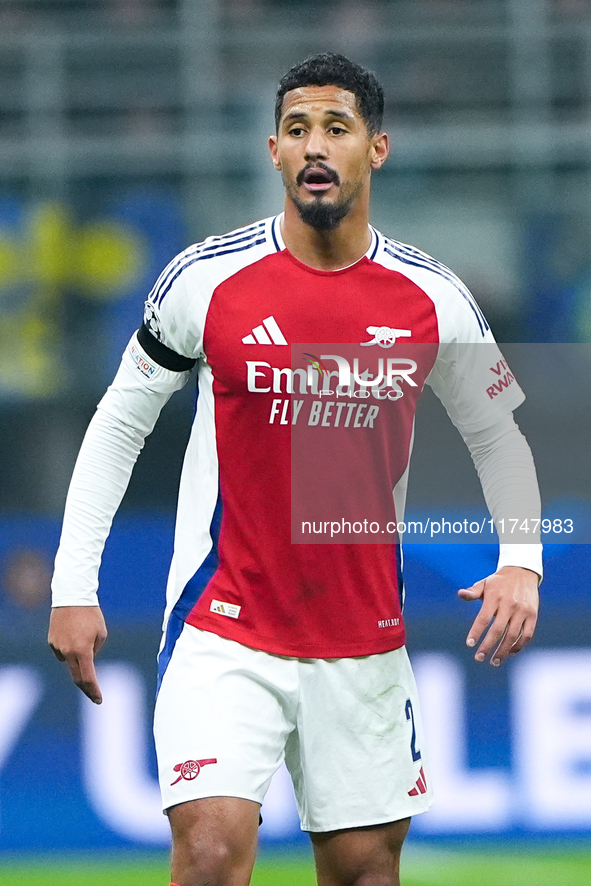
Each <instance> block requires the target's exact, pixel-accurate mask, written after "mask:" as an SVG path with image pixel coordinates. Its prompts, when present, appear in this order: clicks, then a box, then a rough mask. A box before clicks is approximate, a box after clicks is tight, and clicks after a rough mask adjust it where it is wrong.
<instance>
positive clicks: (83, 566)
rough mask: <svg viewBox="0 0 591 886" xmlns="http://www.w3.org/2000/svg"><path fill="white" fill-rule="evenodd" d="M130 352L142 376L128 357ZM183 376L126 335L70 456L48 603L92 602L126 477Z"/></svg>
mask: <svg viewBox="0 0 591 886" xmlns="http://www.w3.org/2000/svg"><path fill="white" fill-rule="evenodd" d="M138 353H139V354H141V355H142V358H143V359H144V358H145V362H144V364H143V365H144V366H146V365H148V366H149V368H150V375H149V377H148V376H147V375H145V374H144V373H143V372H142V371H141V369H140V368H138V361H137V360H134V359H133V355H134V354H135V355H137V354H138ZM188 375H189V373H188V372H182V373H180V372H173V371H171V370H168V369H164V368H163V367H160V366H157V365H155V364H154V363H153V361H149V358H148V357H147V355H145V354H144V352H143V351H142V349H141V348H140V346H139V344H138V342H137V338H136V337H135V336H134V337H133V338H132V340H131V342H130V345H129V347H128V349H127V351H126V353H125V355H124V357H123V361H122V363H121V366H120V368H119V371H118V373H117V375H116V377H115V380H114V381H113V384H112V385H111V387H110V388H109V390H108V391H107V393H106V394H105V396H104V397H103V399H102V400H101V402H100V403H99V406H98V408H97V411H96V413H95V415H94V417H93V419H92V421H91V422H90V425H89V427H88V430H87V432H86V435H85V437H84V440H83V443H82V446H81V448H80V452H79V454H78V459H77V461H76V465H75V468H74V473H73V475H72V480H71V482H70V487H69V491H68V496H67V499H66V507H65V513H64V522H63V528H62V535H61V539H60V546H59V549H58V552H57V555H56V560H55V571H54V576H53V581H52V599H53V606H96V605H97V604H98V595H97V589H98V573H99V567H100V563H101V558H102V553H103V549H104V546H105V542H106V539H107V536H108V535H109V532H110V530H111V524H112V522H113V518H114V516H115V514H116V512H117V509H118V507H119V505H120V503H121V499H122V498H123V495H124V494H125V490H126V489H127V486H128V483H129V478H130V476H131V472H132V470H133V467H134V465H135V462H136V460H137V457H138V455H139V453H140V451H141V449H142V447H143V445H144V440H145V438H146V437H147V436H148V434H149V433H150V432H151V431H152V429H153V427H154V425H155V423H156V420H157V418H158V416H159V414H160V410H161V409H162V407H163V406H164V404H165V403H166V401H167V400H168V399H169V397H170V396H171V394H172V393H173V391H174V390H177V389H178V388H180V387H182V385H183V384H184V382H185V381H186V379H187V377H188Z"/></svg>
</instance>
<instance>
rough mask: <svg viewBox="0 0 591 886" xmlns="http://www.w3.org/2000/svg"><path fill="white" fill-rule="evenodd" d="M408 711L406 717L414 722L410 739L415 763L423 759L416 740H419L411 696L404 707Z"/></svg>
mask: <svg viewBox="0 0 591 886" xmlns="http://www.w3.org/2000/svg"><path fill="white" fill-rule="evenodd" d="M404 710H405V711H406V719H407V720H410V722H411V723H412V736H411V739H410V752H411V754H412V759H413V763H416V762H417V760H420V759H421V752H420V751H419V750H417V747H416V742H417V731H416V729H415V715H414V714H413V710H412V701H411V700H410V698H407V699H406V707H405V708H404Z"/></svg>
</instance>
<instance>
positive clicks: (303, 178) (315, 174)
mask: <svg viewBox="0 0 591 886" xmlns="http://www.w3.org/2000/svg"><path fill="white" fill-rule="evenodd" d="M338 181H339V177H338V175H337V173H336V172H335V171H334V170H333V169H330V168H329V167H327V166H324V165H321V164H317V165H316V166H307V167H306V168H305V169H303V170H302V171H301V172H300V173H299V175H298V184H299V185H301V184H303V185H304V187H305V188H306V190H308V191H312V193H318V192H322V191H328V189H329V188H331V187H332V185H333V184H338Z"/></svg>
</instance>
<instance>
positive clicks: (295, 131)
mask: <svg viewBox="0 0 591 886" xmlns="http://www.w3.org/2000/svg"><path fill="white" fill-rule="evenodd" d="M289 134H290V135H294V136H295V137H296V138H299V136H301V135H303V134H304V129H303V127H302V126H294V127H292V128H291V129H290V130H289Z"/></svg>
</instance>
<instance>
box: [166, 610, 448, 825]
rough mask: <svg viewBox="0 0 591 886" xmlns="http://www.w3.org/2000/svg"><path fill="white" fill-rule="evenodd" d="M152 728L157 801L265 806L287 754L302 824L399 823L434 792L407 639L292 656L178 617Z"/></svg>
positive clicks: (425, 804) (423, 805)
mask: <svg viewBox="0 0 591 886" xmlns="http://www.w3.org/2000/svg"><path fill="white" fill-rule="evenodd" d="M154 735H155V739H156V751H157V755H158V771H159V779H160V787H161V791H162V800H163V807H164V809H165V810H166V809H168V808H169V807H171V806H174V805H176V804H177V803H184V802H187V801H188V800H196V799H200V798H202V797H219V796H224V797H242V798H244V799H247V800H254V801H256V802H257V803H261V804H262V802H263V799H264V796H265V793H266V791H267V788H268V787H269V784H270V781H271V778H272V777H273V775H274V773H275V772H276V771H277V769H278V768H279V766H281V764H282V762H283V760H284V759H285V762H286V765H287V768H288V769H289V771H290V774H291V777H292V779H293V784H294V790H295V795H296V801H297V805H298V811H299V814H300V820H301V826H302V830H305V831H313V832H323V831H333V830H338V829H340V828H351V827H363V826H367V825H375V824H383V823H386V822H390V821H397V820H399V819H401V818H407V817H408V816H411V815H415V814H417V813H419V812H425V811H426V810H427V809H428V807H429V806H430V804H431V801H432V795H431V779H430V775H429V772H428V769H427V765H426V759H425V743H424V738H423V729H422V724H421V716H420V711H419V703H418V699H417V690H416V685H415V680H414V677H413V674H412V670H411V667H410V662H409V660H408V656H407V654H406V649H404V648H402V649H395V650H393V651H392V652H383V653H380V654H378V655H368V656H364V657H360V658H340V659H305V658H304V659H301V658H288V657H283V656H278V655H270V654H269V653H267V652H261V651H260V650H257V649H250V648H249V647H247V646H243V645H241V644H240V643H236V642H234V641H233V640H227V639H225V638H224V637H219V636H218V635H217V634H212V633H209V632H207V631H201V630H198V629H197V628H194V627H191V626H190V625H185V626H184V628H183V631H182V633H181V636H180V637H179V639H178V641H177V643H176V645H175V648H174V651H173V653H172V657H171V659H170V662H169V664H168V667H167V669H166V672H165V674H164V678H163V680H162V684H161V687H160V692H159V694H158V699H157V702H156V712H155V722H154Z"/></svg>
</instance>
